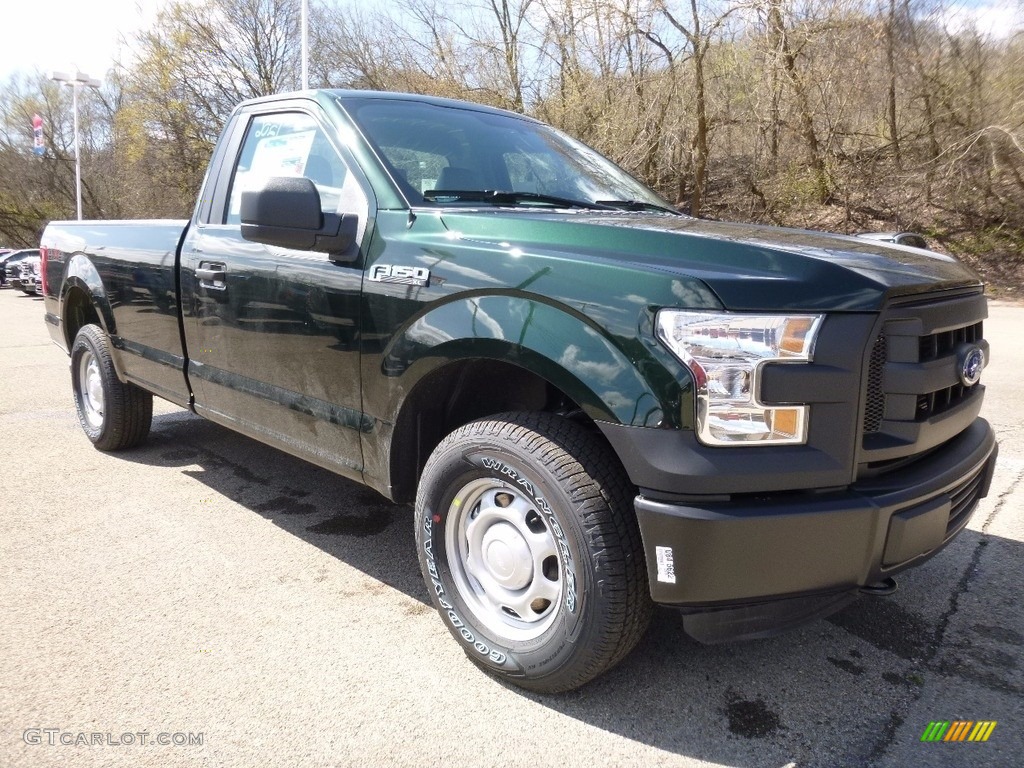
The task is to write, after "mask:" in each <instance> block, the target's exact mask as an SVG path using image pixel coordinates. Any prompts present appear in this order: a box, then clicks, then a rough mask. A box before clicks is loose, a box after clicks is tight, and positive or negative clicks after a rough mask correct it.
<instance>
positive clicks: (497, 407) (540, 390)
mask: <svg viewBox="0 0 1024 768" xmlns="http://www.w3.org/2000/svg"><path fill="white" fill-rule="evenodd" d="M568 390H569V391H567V390H566V388H563V387H561V386H559V385H558V384H556V383H554V382H552V381H550V380H549V379H547V378H545V377H544V376H541V375H540V374H538V373H537V372H536V371H535V370H531V369H529V368H527V367H523V366H521V365H518V364H516V363H512V362H509V361H508V360H506V359H501V358H500V357H485V358H473V359H462V360H456V361H450V362H447V363H445V364H444V365H441V366H438V367H436V368H434V369H433V370H431V371H430V372H429V373H427V374H425V375H424V376H422V377H421V378H419V380H418V381H417V383H416V385H415V386H414V387H413V389H412V390H411V391H410V392H409V394H408V396H407V397H406V398H405V400H404V402H403V404H402V408H401V410H400V411H399V413H398V416H397V418H396V419H395V423H394V427H393V431H392V434H391V439H390V451H389V457H388V458H389V460H388V470H389V473H390V492H391V496H392V498H393V499H394V500H395V501H398V502H406V501H412V500H413V499H414V498H415V495H416V487H417V484H418V482H419V478H420V474H421V473H422V471H423V467H424V465H425V464H426V462H427V459H428V458H429V456H430V454H431V453H432V452H433V450H434V449H435V448H436V447H437V446H438V444H440V442H441V441H442V440H443V439H444V438H445V436H447V435H449V434H450V433H452V432H454V431H455V430H456V429H458V428H459V427H461V426H463V425H465V424H468V423H469V422H471V421H476V420H478V419H483V418H486V417H489V416H494V415H496V414H499V413H506V412H510V411H537V412H548V413H555V414H558V415H561V416H563V417H565V418H566V419H570V420H572V421H575V422H577V423H578V424H580V425H581V426H583V427H584V428H585V429H587V430H588V431H591V432H593V434H594V438H595V439H596V440H599V441H601V442H602V443H604V444H605V445H606V447H607V449H608V451H609V453H611V454H612V455H613V456H614V455H615V452H614V450H613V448H612V446H611V444H610V443H608V441H607V440H606V438H605V437H604V434H603V433H602V432H601V430H600V429H598V427H597V425H596V423H595V414H596V415H597V417H604V418H614V416H613V415H612V414H611V413H609V412H608V411H607V410H605V409H598V408H594V407H591V408H584V407H583V403H581V402H580V400H581V399H584V401H585V396H586V395H587V392H586V391H585V390H583V389H581V388H580V387H570V388H568ZM581 395H582V396H584V397H581ZM591 405H592V406H593V403H591Z"/></svg>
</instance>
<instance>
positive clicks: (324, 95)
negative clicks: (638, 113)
mask: <svg viewBox="0 0 1024 768" xmlns="http://www.w3.org/2000/svg"><path fill="white" fill-rule="evenodd" d="M302 98H305V99H313V100H316V101H320V100H322V99H329V100H331V101H334V100H338V101H341V102H342V103H344V102H346V101H349V100H352V99H381V100H383V101H418V102H422V103H424V104H432V105H434V106H439V107H455V108H458V109H471V110H475V111H477V112H488V113H491V114H495V115H507V116H509V117H517V118H519V119H520V120H529V121H530V122H538V121H537V120H535V119H534V118H532V117H529V116H528V115H524V114H521V113H519V112H512V111H510V110H507V109H499V108H497V107H491V106H488V105H486V104H478V103H476V102H472V101H462V100H460V99H446V98H442V97H440V96H427V95H425V94H421V93H401V92H398V91H369V90H366V91H363V90H354V89H346V88H317V89H310V90H307V91H290V92H286V93H275V94H272V95H270V96H260V97H258V98H255V99H247V100H246V101H243V102H242V103H241V104H239V105H238V106H239V108H242V107H246V106H249V105H251V104H266V103H270V102H275V101H285V100H288V99H302Z"/></svg>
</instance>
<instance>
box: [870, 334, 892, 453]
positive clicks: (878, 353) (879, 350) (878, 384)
mask: <svg viewBox="0 0 1024 768" xmlns="http://www.w3.org/2000/svg"><path fill="white" fill-rule="evenodd" d="M887 353H888V345H887V344H886V343H885V334H884V333H880V334H878V338H876V339H875V344H874V346H873V347H872V348H871V360H870V362H869V363H868V399H867V407H866V408H865V409H864V434H866V435H870V434H874V433H875V432H877V431H878V428H879V427H880V426H881V425H882V417H883V416H884V415H885V394H884V393H883V392H882V366H883V365H885V358H886V355H887Z"/></svg>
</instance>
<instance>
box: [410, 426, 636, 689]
mask: <svg viewBox="0 0 1024 768" xmlns="http://www.w3.org/2000/svg"><path fill="white" fill-rule="evenodd" d="M631 501H632V494H631V492H630V485H629V481H628V478H626V476H625V473H624V471H623V470H622V468H621V466H620V465H619V464H618V462H617V461H616V460H615V458H614V456H613V455H612V454H611V453H610V452H609V451H608V450H607V449H606V447H605V446H604V445H603V444H601V443H600V442H599V441H598V440H597V439H595V438H594V437H593V436H592V435H590V434H588V433H587V432H586V431H585V430H584V429H583V428H581V427H580V426H579V425H577V424H574V423H573V422H570V421H567V420H565V419H562V418H559V417H557V416H555V415H552V414H547V413H511V414H504V415H501V416H495V417H493V418H489V419H487V420H483V421H477V422H473V423H470V424H467V425H466V426H464V427H461V428H460V429H458V430H456V431H455V432H453V433H452V434H450V435H449V436H448V437H446V438H445V439H444V440H443V441H441V443H440V445H438V447H437V449H436V450H435V451H434V452H433V454H432V455H431V456H430V458H429V459H428V460H427V464H426V466H425V468H424V470H423V475H422V477H421V479H420V486H419V493H418V495H417V499H416V540H417V545H418V546H417V550H418V552H419V558H420V566H421V568H422V570H423V577H424V579H425V580H426V583H427V588H428V590H429V592H430V596H431V599H432V600H433V602H434V606H435V607H436V608H437V610H438V611H439V613H440V614H441V617H442V619H443V620H444V622H445V624H446V625H447V626H448V629H449V630H450V631H451V633H452V634H453V635H454V636H455V638H456V639H457V640H458V641H459V642H460V643H461V644H462V646H463V649H464V650H465V652H466V654H467V655H468V656H469V657H470V659H472V660H473V661H474V662H475V663H477V664H478V665H480V666H481V667H483V668H484V669H486V670H487V671H489V672H492V673H494V674H497V675H499V676H501V677H503V678H506V679H507V680H508V681H509V682H511V683H514V684H516V685H519V686H521V687H523V688H528V689H530V690H534V691H540V692H546V693H553V692H558V691H566V690H571V689H573V688H577V687H579V686H581V685H583V684H584V683H586V682H587V681H589V680H591V679H593V678H594V677H596V676H598V675H600V674H601V673H602V672H604V671H606V670H608V669H609V668H611V667H612V666H614V665H615V664H617V663H618V662H619V661H621V660H622V658H624V657H625V656H626V654H627V653H629V651H630V650H632V648H633V646H635V645H636V643H637V642H638V641H639V639H640V638H641V636H642V635H643V633H644V630H645V629H646V627H647V624H648V621H649V619H650V614H651V601H650V596H649V592H648V586H647V572H646V566H645V562H644V557H643V546H642V543H641V540H640V532H639V529H638V527H637V523H636V518H635V516H634V513H633V510H632V506H631Z"/></svg>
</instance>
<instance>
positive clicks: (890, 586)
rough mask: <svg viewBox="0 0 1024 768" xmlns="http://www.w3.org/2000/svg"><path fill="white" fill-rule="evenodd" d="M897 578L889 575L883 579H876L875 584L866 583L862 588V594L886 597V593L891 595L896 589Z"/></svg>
mask: <svg viewBox="0 0 1024 768" xmlns="http://www.w3.org/2000/svg"><path fill="white" fill-rule="evenodd" d="M896 586H897V585H896V579H894V578H893V577H892V576H888V577H886V578H884V579H882V580H881V581H876V582H875V583H874V584H866V585H864V586H863V587H861V588H860V591H861V594H864V595H877V596H880V597H884V596H885V595H891V594H892V593H893V592H895V591H896Z"/></svg>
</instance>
